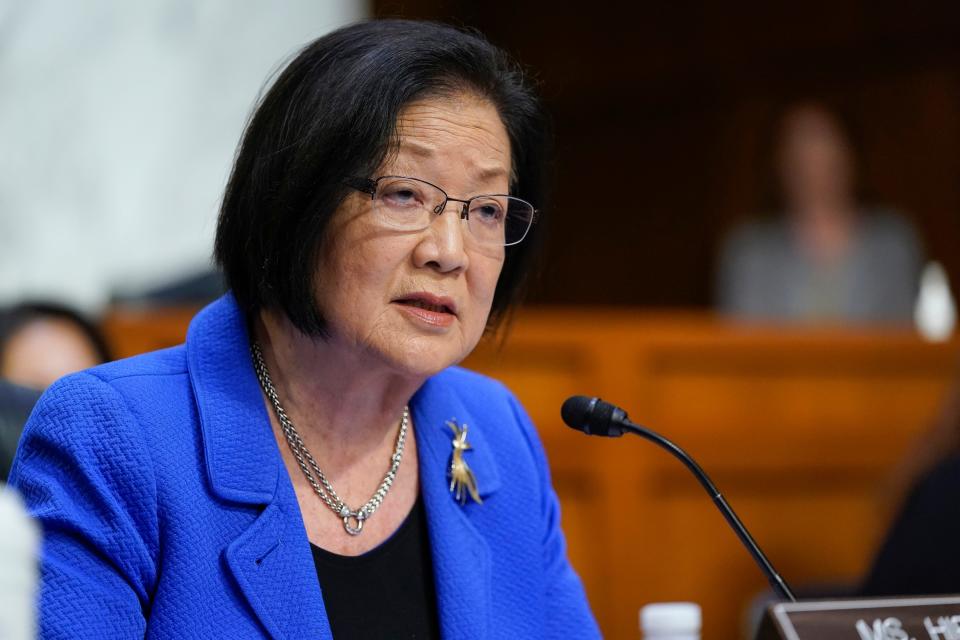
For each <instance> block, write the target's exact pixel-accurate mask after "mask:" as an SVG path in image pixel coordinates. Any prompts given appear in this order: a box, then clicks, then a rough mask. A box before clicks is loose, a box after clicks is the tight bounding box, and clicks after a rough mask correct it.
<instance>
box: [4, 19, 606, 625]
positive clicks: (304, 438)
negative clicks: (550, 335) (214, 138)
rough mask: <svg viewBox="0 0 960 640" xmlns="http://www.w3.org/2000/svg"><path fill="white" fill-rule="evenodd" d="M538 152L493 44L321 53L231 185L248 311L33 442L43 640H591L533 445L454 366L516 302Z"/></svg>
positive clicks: (268, 105) (85, 403)
mask: <svg viewBox="0 0 960 640" xmlns="http://www.w3.org/2000/svg"><path fill="white" fill-rule="evenodd" d="M546 139H547V137H546V135H545V130H544V119H543V116H542V114H541V111H540V107H539V104H538V102H537V100H536V98H535V97H534V95H533V93H532V92H531V90H530V89H529V88H528V87H527V85H526V84H525V82H524V79H523V77H522V75H521V74H520V72H519V71H518V70H517V69H516V67H515V66H514V65H513V64H512V63H510V62H509V61H508V60H507V59H506V57H505V56H504V54H503V53H502V52H500V51H499V50H497V49H496V48H494V47H493V46H491V45H490V44H488V43H487V42H485V41H484V40H483V39H481V38H480V37H478V36H476V35H473V34H467V33H463V32H459V31H457V30H455V29H452V28H450V27H446V26H441V25H436V24H428V23H414V22H407V21H384V22H371V23H366V24H359V25H355V26H351V27H347V28H345V29H341V30H340V31H337V32H335V33H333V34H330V35H328V36H325V37H323V38H320V39H319V40H317V41H315V42H314V43H312V44H310V45H309V46H307V47H306V48H305V49H304V50H303V51H302V52H301V53H300V55H299V56H298V57H297V58H296V59H295V60H293V62H291V63H290V65H289V66H288V67H287V68H286V69H285V70H284V71H283V73H282V74H281V75H280V76H279V78H278V79H277V80H276V82H275V84H274V86H273V87H272V88H271V89H270V91H269V92H268V93H267V95H266V96H265V97H264V98H263V100H262V103H261V104H260V106H259V107H258V110H257V112H256V113H255V115H254V117H253V118H252V120H251V122H250V124H249V126H248V130H247V132H246V134H245V136H244V139H243V142H242V144H241V146H240V150H239V153H238V155H237V159H236V163H235V167H234V170H233V174H232V176H231V179H230V182H229V185H228V187H227V192H226V195H225V198H224V203H223V207H222V210H221V215H220V221H219V226H218V229H217V240H216V256H217V259H218V261H219V263H220V265H221V267H222V268H223V270H224V272H225V274H226V277H227V280H228V282H229V284H230V288H231V291H232V293H231V294H228V295H227V296H226V297H224V298H222V299H221V300H219V301H218V302H216V303H214V304H213V305H211V306H210V307H208V308H207V309H205V310H204V311H202V312H201V313H200V314H199V315H198V316H197V317H196V318H195V319H194V321H193V322H192V324H191V326H190V329H189V332H188V335H187V341H186V344H185V345H183V346H180V347H177V348H174V349H170V350H166V351H161V352H157V353H153V354H148V355H146V356H142V357H139V358H134V359H131V360H127V361H122V362H118V363H114V364H112V365H107V366H105V367H101V368H98V369H94V370H92V371H90V372H87V373H83V374H79V375H77V376H72V377H69V378H66V379H64V380H63V381H61V382H59V383H58V384H56V385H54V387H52V388H51V389H50V391H48V392H47V394H46V395H45V396H44V398H43V399H42V400H41V402H40V406H39V408H38V410H37V411H36V412H35V414H34V417H33V418H32V420H31V421H30V423H29V424H28V425H27V429H26V435H25V437H24V440H23V442H22V444H21V447H20V450H19V452H18V458H17V460H16V461H15V463H14V470H13V473H12V476H11V477H12V483H13V484H15V485H17V486H18V487H19V488H20V490H21V491H22V492H23V494H24V496H25V499H26V501H27V503H28V505H29V506H30V508H31V510H32V512H33V513H34V514H35V515H36V516H37V517H38V518H40V520H41V521H42V522H43V524H44V526H45V530H46V535H47V539H46V542H45V547H44V557H43V587H42V590H41V605H40V606H41V610H40V623H41V628H42V631H43V633H44V634H45V637H61V636H62V637H91V638H93V637H96V638H101V637H118V636H119V637H133V636H136V637H139V636H142V635H150V636H151V637H154V636H155V637H175V638H183V637H231V638H234V637H260V636H264V635H266V636H273V637H278V638H301V637H311V638H323V637H330V636H331V631H332V634H333V636H335V637H371V638H375V637H384V638H386V637H391V638H393V637H418V638H420V637H436V636H438V635H440V636H443V637H449V638H484V637H505V636H517V637H555V636H563V637H594V636H596V635H597V634H598V632H597V629H596V626H595V623H594V621H593V619H592V616H591V614H590V612H589V608H588V606H587V604H586V601H585V598H584V594H583V589H582V587H581V585H580V582H579V580H578V578H577V577H576V575H575V574H574V573H573V571H572V569H571V567H570V565H569V564H568V562H567V560H566V558H565V552H564V541H563V536H562V533H561V531H560V529H559V513H558V507H557V500H556V496H555V494H554V492H553V490H552V489H551V486H550V480H549V475H548V471H547V465H546V460H545V458H544V455H543V451H542V449H541V446H540V444H539V441H538V439H537V436H536V432H535V430H534V428H533V426H532V425H531V424H530V421H529V419H528V418H527V417H526V415H525V413H524V412H523V409H522V408H521V407H520V406H519V404H518V403H517V401H516V400H515V399H514V398H513V397H512V396H511V395H510V394H509V393H508V392H507V391H506V390H505V389H504V388H503V387H502V386H500V385H498V384H497V383H495V382H492V381H490V380H487V379H484V378H482V377H480V376H478V375H475V374H472V373H469V372H466V371H463V370H460V369H456V368H451V365H454V364H456V363H457V362H458V361H460V360H461V359H462V358H464V357H465V356H466V355H467V354H468V353H469V352H470V351H471V350H472V349H473V347H474V346H475V345H476V343H477V341H478V340H479V339H480V337H481V335H482V334H483V333H484V331H485V329H486V328H488V327H489V326H491V323H493V322H495V321H496V320H497V319H498V318H500V317H502V316H503V314H504V312H505V311H506V310H507V308H508V306H509V305H510V303H511V301H512V300H513V299H514V298H515V296H516V294H517V292H518V287H519V284H520V281H521V280H522V278H523V276H524V274H525V271H526V269H527V264H528V261H529V258H530V250H531V248H532V246H533V244H534V240H535V237H536V233H537V231H536V226H535V225H534V224H533V222H534V220H533V218H534V214H535V212H534V209H533V207H532V205H529V204H528V203H527V201H532V202H540V201H542V197H543V193H542V192H543V182H542V178H541V174H542V169H543V167H544V161H545V157H544V147H545V143H546ZM447 194H449V195H447ZM484 194H492V195H489V196H487V195H484ZM503 194H510V196H506V195H503ZM521 198H523V199H522V200H521Z"/></svg>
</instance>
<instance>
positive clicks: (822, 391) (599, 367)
mask: <svg viewBox="0 0 960 640" xmlns="http://www.w3.org/2000/svg"><path fill="white" fill-rule="evenodd" d="M191 313H192V310H182V311H167V312H162V313H160V312H143V311H137V312H127V311H124V310H121V309H118V310H115V312H114V313H112V314H111V316H110V319H109V321H108V322H107V323H106V330H107V333H108V335H109V336H110V338H111V339H112V341H113V343H114V346H115V348H116V349H117V351H118V352H119V353H121V354H124V355H129V354H130V353H133V352H136V351H138V350H144V349H147V348H157V347H161V346H168V345H169V344H175V343H176V342H179V341H180V340H182V337H183V335H185V330H186V319H187V318H188V317H189V315H190V314H191ZM958 360H960V343H958V342H957V341H954V342H952V343H949V344H946V345H929V344H925V343H923V342H921V341H920V340H918V339H917V338H915V337H914V336H913V335H911V334H910V333H908V332H903V331H896V330H883V329H873V330H870V331H852V330H844V329H839V328H834V329H830V328H824V329H819V330H815V329H807V330H800V329H794V330H786V329H783V328H777V327H770V326H743V325H733V324H727V323H724V322H721V321H718V320H717V319H714V318H712V317H710V316H705V315H702V314H696V313H674V312H650V311H644V312H641V311H638V310H630V309H621V310H608V309H583V308H580V309H562V308H554V309H527V310H525V311H523V312H522V313H521V314H520V315H519V316H518V318H517V319H516V321H515V323H514V325H513V327H512V331H511V332H510V334H509V335H508V336H507V337H506V338H505V339H504V338H503V337H502V336H493V337H492V339H489V340H488V341H487V342H485V343H484V344H482V345H481V346H480V347H479V348H478V349H477V351H476V352H475V353H474V354H473V355H472V356H471V357H470V358H469V359H468V360H467V362H466V363H465V364H466V365H467V366H469V367H471V368H474V369H477V370H479V371H482V372H484V373H487V374H488V375H491V376H493V377H496V378H498V379H500V380H502V381H503V382H504V383H506V384H507V385H508V386H509V387H510V388H511V389H512V390H513V391H514V392H515V393H516V394H517V395H518V397H519V398H520V399H521V401H522V402H523V403H524V405H525V406H526V408H527V410H528V412H529V413H530V415H531V417H532V418H533V419H534V421H535V422H536V424H537V426H538V429H539V431H540V434H541V437H542V439H543V441H544V445H545V447H546V449H547V453H548V455H549V457H550V462H551V472H552V474H553V480H554V485H555V487H556V490H557V493H558V495H559V497H560V501H561V507H562V510H563V523H564V529H565V532H566V535H567V540H568V544H569V554H570V558H571V561H572V562H573V564H574V566H575V567H576V568H577V570H578V572H579V573H580V575H581V576H582V578H583V581H584V585H585V587H586V589H587V593H588V595H589V597H590V600H591V603H592V606H593V608H594V611H595V612H596V615H597V617H598V619H599V621H600V624H601V627H602V629H603V631H604V633H605V635H606V636H608V637H611V638H634V637H637V621H636V620H637V610H638V608H639V607H640V606H642V605H643V604H644V603H647V602H654V601H664V600H673V599H683V600H693V601H696V602H699V603H700V604H701V605H702V606H703V608H704V616H705V625H706V629H707V630H708V631H707V633H706V634H705V636H709V637H711V638H717V639H719V640H733V639H734V638H737V637H739V629H740V628H741V625H742V616H743V611H744V608H745V606H746V604H747V603H748V602H749V600H750V599H751V598H752V597H753V596H754V595H755V594H757V593H758V592H760V591H762V590H764V589H765V588H766V583H765V581H764V578H763V576H762V575H760V574H759V572H758V571H757V570H756V569H755V567H754V566H753V564H752V560H751V559H750V557H749V556H748V554H747V553H746V552H745V551H744V550H743V549H742V548H741V547H740V545H739V542H738V541H737V539H736V537H735V535H734V534H733V533H732V532H731V531H730V530H729V529H728V528H727V526H726V524H725V522H724V521H723V518H722V517H721V516H720V515H719V513H717V512H716V510H715V509H714V507H713V505H712V504H711V502H710V501H709V500H708V499H707V497H706V496H705V495H704V494H703V493H702V489H701V488H700V486H699V485H698V484H697V483H696V481H695V480H694V479H693V478H692V477H690V476H689V475H688V474H687V472H686V470H685V469H684V468H683V467H682V466H681V465H680V464H679V462H677V461H676V460H674V459H673V458H671V457H670V456H669V455H667V454H666V453H665V452H662V451H660V450H658V449H656V448H655V447H653V446H652V445H650V444H649V443H646V442H644V441H642V440H639V439H623V440H613V439H601V438H588V437H586V436H583V435H582V434H579V433H577V432H575V431H573V430H570V429H568V428H567V427H566V426H564V425H563V424H562V422H561V420H560V415H559V408H560V405H561V404H562V402H563V401H564V400H565V399H566V398H567V397H568V396H570V395H573V394H577V393H584V394H588V395H601V396H603V397H604V398H606V399H608V400H611V401H614V402H616V403H618V404H621V405H622V406H623V407H624V408H626V409H627V410H628V411H630V413H631V417H632V418H633V419H634V420H636V421H637V422H640V423H644V424H647V425H648V426H650V427H652V428H654V429H656V430H658V431H660V432H662V433H664V434H665V435H667V436H668V437H670V438H672V439H673V440H675V441H676V442H677V443H678V444H680V445H681V446H683V447H684V448H686V449H687V450H688V451H689V452H691V453H692V454H693V455H694V456H695V457H697V458H698V459H699V461H700V462H701V464H703V466H704V467H705V468H706V469H707V471H708V472H709V473H710V474H711V476H712V477H713V479H714V480H715V481H716V483H717V484H718V486H719V487H720V488H721V490H723V492H724V494H725V495H726V496H727V498H728V499H729V500H730V502H731V503H732V504H733V505H734V507H735V508H736V510H737V512H738V513H739V515H740V516H741V518H742V519H743V520H744V521H745V522H746V523H747V525H748V527H749V528H750V529H751V531H752V532H753V534H754V536H755V537H756V539H757V540H758V542H760V544H761V545H762V546H763V547H764V549H765V550H766V552H767V554H768V555H769V557H770V558H771V560H772V561H773V563H774V564H775V565H776V566H777V568H778V569H779V570H780V571H781V573H783V575H784V576H785V577H786V578H787V579H788V581H790V582H791V583H792V584H793V585H794V586H795V587H796V586H798V585H803V584H809V583H817V582H820V583H822V582H825V581H826V582H835V583H852V582H855V581H856V580H858V579H859V576H860V574H861V573H862V572H863V571H864V569H865V568H866V566H867V565H868V563H869V560H870V557H871V554H872V552H873V549H874V547H875V545H876V544H877V542H878V539H879V537H880V536H881V535H882V533H883V531H884V529H885V527H886V522H887V515H888V512H889V509H890V506H891V505H889V504H887V503H885V502H884V501H883V496H884V495H885V494H884V493H883V492H882V491H881V489H882V488H883V487H884V483H885V482H886V481H887V479H888V478H889V476H890V473H891V470H892V469H893V468H894V467H896V466H897V465H898V464H899V463H900V461H901V460H902V459H903V457H904V456H905V455H906V454H907V452H908V451H909V448H910V447H911V446H912V443H913V441H914V440H915V438H916V437H917V436H918V435H919V434H922V433H923V432H924V430H925V429H926V428H927V427H928V425H930V423H931V422H932V421H933V419H934V417H935V416H936V415H937V413H938V411H939V407H940V404H941V402H942V400H943V398H944V395H945V391H946V389H947V387H948V385H949V384H950V380H951V378H952V376H953V374H954V372H955V371H956V365H957V362H958Z"/></svg>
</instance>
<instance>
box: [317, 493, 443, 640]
mask: <svg viewBox="0 0 960 640" xmlns="http://www.w3.org/2000/svg"><path fill="white" fill-rule="evenodd" d="M361 535H363V534H361ZM310 548H311V549H312V550H313V561H314V563H315V564H316V566H317V577H318V578H319V579H320V588H321V589H322V590H323V602H324V605H325V606H326V609H327V619H328V620H329V621H330V630H331V631H332V632H333V637H334V638H337V640H343V639H344V638H364V639H366V638H371V639H374V638H417V639H418V640H419V639H421V638H426V639H429V638H439V637H440V626H439V622H438V620H437V596H436V591H435V590H434V586H433V563H432V562H431V560H430V541H429V539H428V538H427V517H426V510H425V509H424V506H423V499H422V498H419V497H418V498H417V503H416V504H415V505H414V507H413V509H412V510H411V511H410V514H409V515H408V516H407V519H406V520H404V521H403V524H401V525H400V528H399V529H397V530H396V532H394V534H393V535H392V536H390V538H388V539H387V540H386V542H384V543H383V544H381V545H380V546H379V547H377V548H376V549H373V550H371V551H368V552H367V553H365V554H363V555H360V556H341V555H337V554H335V553H330V552H329V551H326V550H324V549H321V548H320V547H318V546H316V545H313V544H311V545H310Z"/></svg>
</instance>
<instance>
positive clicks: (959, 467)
mask: <svg viewBox="0 0 960 640" xmlns="http://www.w3.org/2000/svg"><path fill="white" fill-rule="evenodd" d="M958 567H960V456H953V457H951V458H948V459H946V460H944V461H943V462H942V463H940V464H939V465H938V466H937V467H935V468H934V469H933V470H932V471H930V472H929V473H928V474H927V475H926V476H924V477H923V478H921V479H920V481H919V482H918V483H917V485H916V486H915V487H914V489H913V491H912V492H911V493H910V496H909V497H908V498H907V501H906V503H905V504H904V506H903V508H902V509H901V511H900V514H899V516H898V517H897V519H896V520H895V521H894V523H893V526H892V527H891V528H890V531H889V533H887V538H886V540H885V541H884V543H883V545H882V546H881V547H880V552H879V553H878V554H877V558H876V559H875V560H874V564H873V568H872V569H871V570H870V573H869V574H868V577H867V580H866V582H865V583H864V585H863V587H862V595H865V596H886V595H932V594H943V593H960V571H958Z"/></svg>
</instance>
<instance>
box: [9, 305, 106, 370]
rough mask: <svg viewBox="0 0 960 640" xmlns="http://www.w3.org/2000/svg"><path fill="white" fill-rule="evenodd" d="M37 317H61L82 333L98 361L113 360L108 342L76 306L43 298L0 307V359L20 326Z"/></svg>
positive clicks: (54, 318) (53, 318) (44, 318)
mask: <svg viewBox="0 0 960 640" xmlns="http://www.w3.org/2000/svg"><path fill="white" fill-rule="evenodd" d="M37 320H62V321H64V322H68V323H70V324H72V325H73V326H75V327H76V328H77V329H79V330H80V332H81V333H82V334H83V335H84V337H86V339H87V341H88V342H89V343H90V346H91V347H92V348H93V351H94V353H95V354H96V356H97V360H98V361H99V362H101V363H103V362H110V361H111V360H113V353H112V352H111V350H110V346H109V345H108V344H107V340H106V338H105V337H104V335H103V333H102V332H101V331H100V329H98V328H97V325H95V324H94V323H93V322H92V321H91V320H89V319H88V318H87V317H86V316H84V315H83V314H82V313H80V312H79V311H77V310H76V309H73V308H71V307H69V306H67V305H65V304H61V303H59V302H52V301H47V300H25V301H23V302H19V303H17V304H14V305H12V306H10V307H7V308H5V309H0V360H2V359H3V354H4V352H5V351H6V349H7V344H8V343H9V342H10V340H11V339H12V338H13V337H14V336H15V335H16V334H17V333H18V332H19V331H20V330H21V329H22V328H24V327H25V326H27V325H28V324H30V323H31V322H35V321H37Z"/></svg>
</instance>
